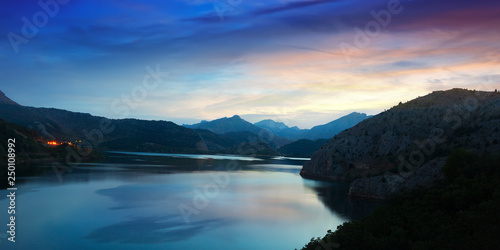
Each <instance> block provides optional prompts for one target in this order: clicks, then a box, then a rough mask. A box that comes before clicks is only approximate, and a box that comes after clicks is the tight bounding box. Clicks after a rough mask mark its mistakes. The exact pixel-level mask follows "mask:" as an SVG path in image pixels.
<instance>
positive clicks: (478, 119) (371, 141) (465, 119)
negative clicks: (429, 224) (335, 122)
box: [301, 89, 500, 198]
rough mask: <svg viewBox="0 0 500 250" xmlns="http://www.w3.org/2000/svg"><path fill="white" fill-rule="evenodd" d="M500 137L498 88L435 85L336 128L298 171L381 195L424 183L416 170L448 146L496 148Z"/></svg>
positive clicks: (447, 151)
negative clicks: (429, 90)
mask: <svg viewBox="0 0 500 250" xmlns="http://www.w3.org/2000/svg"><path fill="white" fill-rule="evenodd" d="M499 140H500V94H499V93H497V92H484V91H470V90H464V89H452V90H448V91H435V92H433V93H431V94H429V95H426V96H424V97H419V98H417V99H415V100H412V101H409V102H407V103H400V104H399V105H397V106H395V107H393V108H391V109H389V110H387V111H384V112H382V113H380V114H378V115H376V116H374V117H371V118H369V119H366V120H364V121H362V122H360V123H358V124H357V125H356V126H354V127H352V128H350V129H347V130H344V131H343V132H341V133H339V134H337V135H336V136H334V137H333V138H332V139H330V140H329V141H328V143H326V144H324V145H323V146H322V147H321V148H320V150H318V151H316V152H315V153H314V154H313V156H312V158H311V160H310V161H308V162H306V163H305V164H304V166H303V168H302V171H301V175H302V176H303V177H305V178H313V179H327V180H342V181H354V180H357V181H356V182H354V183H353V186H352V192H351V193H352V196H367V197H370V196H373V197H372V198H376V197H379V196H380V197H386V196H387V195H386V194H387V193H391V192H393V190H398V188H399V187H400V186H404V185H408V187H414V186H416V185H417V184H421V183H423V182H424V181H425V178H424V179H422V178H417V176H418V175H415V174H416V173H417V170H419V169H420V168H421V167H423V166H424V165H425V164H426V163H429V162H431V161H432V160H434V159H437V158H439V157H446V156H447V155H449V154H450V153H451V151H452V150H453V149H455V148H464V149H466V150H468V151H470V152H474V153H482V152H488V151H497V150H500V144H499V143H498V142H499ZM430 166H435V167H437V166H438V165H430ZM413 175H415V177H411V176H413ZM360 178H363V179H360ZM411 178H415V179H411ZM358 179H359V180H358ZM384 180H385V181H386V182H387V183H388V184H383V181H384ZM413 182H415V185H414V184H411V183H413ZM404 183H407V184H404ZM390 185H393V186H394V187H395V188H391V187H392V186H390ZM370 190H372V191H370Z"/></svg>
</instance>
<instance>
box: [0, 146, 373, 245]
mask: <svg viewBox="0 0 500 250" xmlns="http://www.w3.org/2000/svg"><path fill="white" fill-rule="evenodd" d="M304 160H305V159H293V158H292V159H291V158H267V159H261V158H255V157H248V156H241V157H240V156H207V155H182V154H174V155H167V154H148V153H123V152H110V153H109V157H108V158H107V159H106V160H103V161H102V162H99V163H86V164H79V165H73V166H72V167H71V168H70V169H68V170H69V171H66V172H65V173H63V174H62V175H60V176H58V175H57V174H56V173H55V172H54V171H53V169H52V167H51V166H49V165H41V166H37V167H39V168H43V169H44V170H45V171H44V172H43V173H41V174H38V175H36V176H33V177H26V178H23V179H22V180H18V182H17V188H18V191H17V192H16V195H17V197H16V209H17V211H16V243H14V244H13V243H11V242H8V241H7V239H6V238H5V233H4V234H2V233H0V240H1V242H0V249H294V248H298V249H300V248H301V247H302V246H303V245H304V244H305V243H307V242H308V241H309V240H310V239H311V237H317V236H321V235H324V234H325V233H326V231H327V230H328V229H335V228H336V227H337V225H339V224H342V223H343V222H345V221H348V220H352V219H356V218H360V217H362V216H365V215H366V214H367V213H369V212H370V211H372V210H373V208H374V206H375V205H376V204H375V203H372V202H367V201H350V200H348V199H347V186H346V185H344V184H336V183H325V182H317V181H310V180H304V179H302V178H301V177H300V176H299V172H300V168H301V166H302V164H303V163H304ZM21 167H22V166H19V168H21ZM0 194H1V196H0V211H2V210H4V213H0V223H1V224H2V225H6V224H7V223H9V221H8V215H7V212H6V211H7V208H8V200H7V199H6V198H7V197H6V195H7V191H6V190H0ZM5 231H7V227H6V226H4V229H2V231H0V232H5Z"/></svg>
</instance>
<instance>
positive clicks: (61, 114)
mask: <svg viewBox="0 0 500 250" xmlns="http://www.w3.org/2000/svg"><path fill="white" fill-rule="evenodd" d="M0 118H2V119H5V120H6V121H8V122H11V123H16V124H19V125H22V126H25V127H28V128H32V129H33V130H35V131H36V132H37V133H38V134H39V135H40V136H41V137H43V138H45V139H47V140H57V141H73V142H74V141H80V142H78V144H77V145H78V146H80V147H83V148H87V149H89V148H92V149H98V150H130V151H151V152H170V153H171V152H177V153H179V152H191V153H199V152H208V148H207V145H205V144H204V142H203V140H202V137H201V136H200V134H199V133H198V132H196V131H194V130H192V129H188V128H184V127H182V126H178V125H176V124H175V123H172V122H168V121H145V120H136V119H107V118H104V117H99V116H93V115H90V114H86V113H78V112H71V111H66V110H61V109H54V108H34V107H24V106H21V105H13V104H0ZM222 148H226V147H224V146H222Z"/></svg>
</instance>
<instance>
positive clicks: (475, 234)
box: [303, 150, 500, 250]
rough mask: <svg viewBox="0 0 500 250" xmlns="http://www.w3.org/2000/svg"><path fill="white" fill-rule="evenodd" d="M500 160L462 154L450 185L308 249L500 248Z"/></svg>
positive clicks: (450, 165)
mask: <svg viewBox="0 0 500 250" xmlns="http://www.w3.org/2000/svg"><path fill="white" fill-rule="evenodd" d="M499 166H500V157H499V155H497V156H491V155H488V154H483V155H481V156H477V155H473V154H471V153H468V152H466V151H464V150H457V151H455V152H454V153H452V155H451V156H450V157H449V158H448V161H447V163H446V165H445V166H444V167H443V171H444V173H445V176H446V182H445V183H444V184H442V185H438V186H435V187H433V188H431V189H419V190H415V191H412V192H409V193H405V194H401V195H398V196H396V197H394V198H393V199H392V200H391V201H390V202H389V203H388V204H387V205H386V206H384V207H381V208H379V209H377V210H376V211H375V212H374V213H373V214H371V215H370V216H368V217H367V218H365V219H362V220H360V221H354V222H346V223H344V224H343V225H341V226H339V227H337V230H336V231H335V232H331V231H329V232H328V234H327V235H326V236H324V237H323V238H317V239H312V240H311V242H309V243H308V244H306V245H305V246H304V248H303V249H415V250H417V249H418V250H420V249H454V250H455V249H498V246H499V245H500V237H498V235H500V168H499Z"/></svg>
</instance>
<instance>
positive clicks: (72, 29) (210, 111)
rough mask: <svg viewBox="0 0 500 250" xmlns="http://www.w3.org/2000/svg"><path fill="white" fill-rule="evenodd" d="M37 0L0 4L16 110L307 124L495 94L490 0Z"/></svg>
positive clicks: (496, 17) (498, 61)
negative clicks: (422, 99)
mask: <svg viewBox="0 0 500 250" xmlns="http://www.w3.org/2000/svg"><path fill="white" fill-rule="evenodd" d="M41 2H42V3H47V5H43V4H42V5H40V4H39V2H38V1H29V0H25V1H14V0H7V1H4V2H3V7H2V9H1V10H0V20H1V21H0V33H1V34H2V35H3V38H2V39H1V40H0V57H1V59H2V60H0V67H1V69H2V70H1V72H0V82H1V85H0V86H1V87H0V89H1V90H2V91H3V92H5V93H6V95H7V96H9V97H11V98H12V99H14V100H15V101H17V102H18V103H20V104H23V105H29V106H36V107H55V108H61V109H67V110H71V111H79V112H86V113H91V114H94V115H100V116H106V117H111V118H123V117H135V118H143V119H159V120H171V121H174V122H176V123H178V124H182V123H194V122H198V121H200V120H211V119H216V118H220V117H224V116H232V115H234V114H239V115H241V116H242V117H243V118H245V119H247V120H249V121H252V122H257V121H259V120H262V119H274V120H277V121H283V122H285V123H287V124H288V125H292V126H294V125H298V126H299V127H301V128H309V127H311V126H313V125H317V124H322V123H326V122H329V121H331V120H333V119H336V118H338V117H340V116H342V115H345V114H348V113H350V112H353V111H357V112H366V113H368V114H376V113H378V112H380V111H382V110H384V109H388V108H390V107H391V106H393V105H395V104H397V103H399V102H400V101H407V100H411V99H413V98H415V97H417V96H421V95H425V94H427V93H429V92H432V91H434V90H443V89H450V88H454V87H461V88H469V89H482V90H493V89H495V88H499V87H500V85H499V80H500V77H499V75H498V72H500V71H499V69H500V55H499V53H500V43H499V42H498V41H500V29H498V24H500V2H498V1H485V0H479V1H464V0H459V1H451V0H443V1H430V0H421V1H418V0H412V1H409V0H407V1H396V0H384V1H380V0H371V1H362V0H316V1H312V0H311V1H305V0H302V1H298V0H295V1H286V0H269V1H257V0H256V1H249V0H227V1H223V0H213V1H212V0H190V1H180V0H179V1H177V0H170V1H160V0H158V1H138V0H114V1H113V0H110V1H96V0H86V1H83V0H59V1H56V0H48V1H45V0H42V1H41ZM43 6H48V8H44V7H43ZM387 14H388V15H387ZM26 20H27V21H28V23H29V24H26ZM30 25H33V27H35V28H36V31H33V30H32V29H29V26H30ZM23 27H24V34H23ZM26 27H28V28H26ZM13 37H14V38H15V39H14V38H13ZM148 69H149V70H148ZM151 71H153V72H154V71H158V72H162V75H161V77H160V78H157V79H159V81H157V82H156V81H155V80H153V78H148V77H149V76H148V75H149V74H150V72H151ZM145 78H146V79H148V81H147V82H146V83H145V82H144V79H145ZM146 87H147V88H146Z"/></svg>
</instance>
